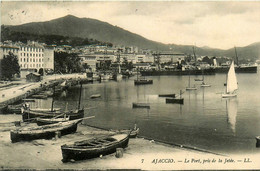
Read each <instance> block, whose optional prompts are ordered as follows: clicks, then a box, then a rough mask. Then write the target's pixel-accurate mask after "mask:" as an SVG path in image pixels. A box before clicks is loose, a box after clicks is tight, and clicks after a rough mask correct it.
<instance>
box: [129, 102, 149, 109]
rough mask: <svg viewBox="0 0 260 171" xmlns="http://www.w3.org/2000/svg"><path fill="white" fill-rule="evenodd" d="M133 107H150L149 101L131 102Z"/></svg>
mask: <svg viewBox="0 0 260 171" xmlns="http://www.w3.org/2000/svg"><path fill="white" fill-rule="evenodd" d="M133 108H148V109H150V104H149V103H133Z"/></svg>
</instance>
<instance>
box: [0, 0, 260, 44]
mask: <svg viewBox="0 0 260 171" xmlns="http://www.w3.org/2000/svg"><path fill="white" fill-rule="evenodd" d="M68 14H71V15H75V16H77V17H81V18H82V17H86V18H95V19H98V20H101V21H105V22H108V23H110V24H112V25H117V26H119V27H121V28H124V29H126V30H129V31H131V32H134V33H137V34H140V35H142V36H144V37H146V38H148V39H151V40H154V41H159V42H163V43H175V44H194V43H196V44H197V45H200V46H211V47H216V48H231V47H233V46H234V45H237V46H245V45H248V44H250V43H253V42H257V41H259V40H260V37H259V36H260V17H259V16H260V2H257V1H255V2H254V1H252V2H245V1H242V2H239V1H220V2H213V1H209V2H196V1H190V2H188V1H149V2H145V1H142V2H140V1H127V2H124V1H121V2H116V1H110V2H104V1H100V2H98V1H97V2H94V1H93V2H91V1H77V2H70V1H69V2H66V1H65V2H64V1H63V2H59V1H55V2H53V1H52V2H46V1H45V2H44V1H42V2H39V1H38V2H32V1H26V2H10V1H3V2H2V3H1V22H2V24H11V25H18V24H23V23H28V22H36V21H48V20H51V19H55V18H59V17H62V16H65V15H68Z"/></svg>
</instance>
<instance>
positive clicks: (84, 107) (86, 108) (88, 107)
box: [84, 107, 97, 109]
mask: <svg viewBox="0 0 260 171" xmlns="http://www.w3.org/2000/svg"><path fill="white" fill-rule="evenodd" d="M95 108H97V107H87V108H85V107H84V109H95Z"/></svg>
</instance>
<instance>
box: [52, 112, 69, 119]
mask: <svg viewBox="0 0 260 171" xmlns="http://www.w3.org/2000/svg"><path fill="white" fill-rule="evenodd" d="M63 115H66V113H62V114H60V115H57V116H55V117H53V118H52V119H56V118H58V117H60V116H63Z"/></svg>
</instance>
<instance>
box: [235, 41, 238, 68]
mask: <svg viewBox="0 0 260 171" xmlns="http://www.w3.org/2000/svg"><path fill="white" fill-rule="evenodd" d="M235 54H236V60H237V66H238V65H239V63H238V57H237V48H236V46H235Z"/></svg>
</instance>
